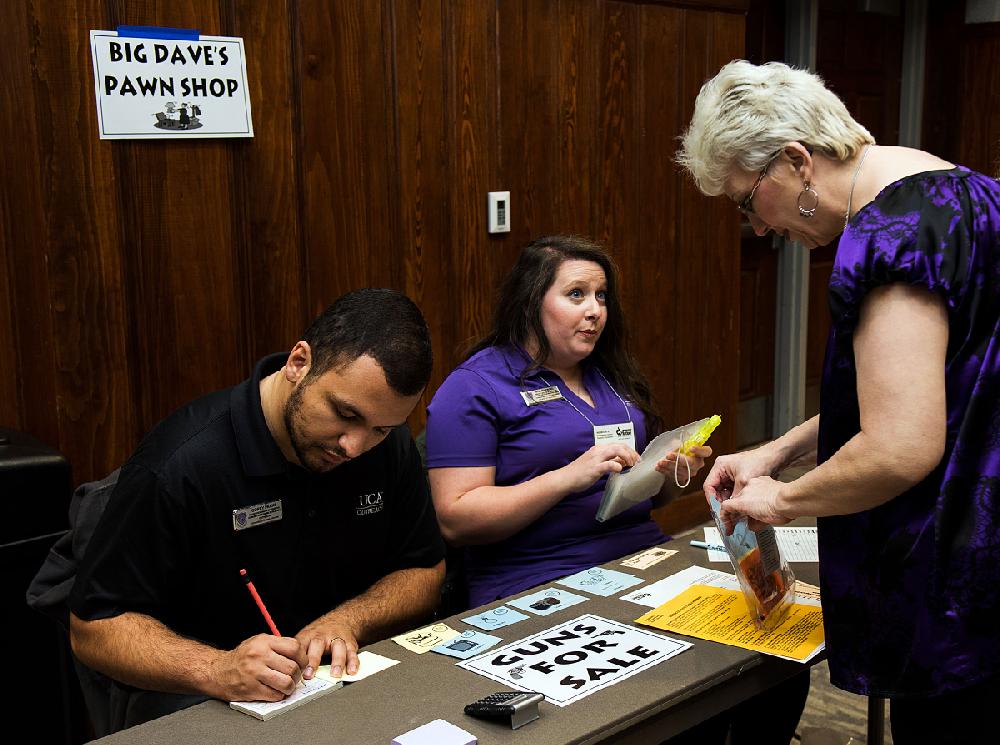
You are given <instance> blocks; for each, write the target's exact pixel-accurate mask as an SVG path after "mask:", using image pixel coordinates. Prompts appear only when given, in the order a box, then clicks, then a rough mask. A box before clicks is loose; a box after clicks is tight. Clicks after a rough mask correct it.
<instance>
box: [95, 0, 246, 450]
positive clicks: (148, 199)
mask: <svg viewBox="0 0 1000 745" xmlns="http://www.w3.org/2000/svg"><path fill="white" fill-rule="evenodd" d="M130 11H131V13H132V14H133V15H130V18H141V19H143V20H144V23H145V24H147V25H161V26H179V27H183V28H198V29H200V30H201V31H203V32H204V33H206V34H207V33H210V31H211V30H213V29H221V28H222V19H221V18H220V16H219V15H218V8H217V7H215V6H212V5H209V4H206V3H205V2H204V1H203V0H186V2H174V3H171V4H170V6H169V9H167V8H163V7H161V6H160V4H159V3H155V2H146V3H135V4H133V5H132V6H130ZM111 21H112V23H117V22H118V19H114V18H112V19H111ZM110 144H111V147H112V148H113V149H114V152H115V154H116V158H117V160H116V167H117V169H118V171H119V173H120V174H121V181H120V182H119V189H120V201H121V205H122V212H123V214H124V228H125V236H126V244H125V247H124V250H123V253H124V257H125V259H124V262H125V271H126V276H127V277H128V284H127V287H126V297H127V303H128V307H129V309H130V313H131V330H132V334H133V338H132V345H133V350H134V354H135V356H136V358H137V359H136V360H135V362H134V365H133V370H134V371H137V373H138V375H137V381H136V382H137V385H138V390H140V391H142V395H141V398H140V425H141V428H142V431H146V430H148V429H149V428H150V427H152V426H153V425H154V424H155V423H156V422H158V421H159V420H160V419H161V418H162V417H164V416H165V415H166V414H168V413H170V412H171V411H172V410H174V409H175V408H177V407H178V406H179V405H181V404H183V403H186V402H187V401H190V400H191V399H193V398H196V397H198V396H201V395H203V394H205V393H207V392H209V391H212V390H217V389H219V388H223V387H225V386H228V385H232V384H233V383H236V382H238V381H239V380H241V379H242V378H243V377H245V375H246V369H245V352H244V353H241V351H240V350H241V348H242V347H243V344H242V341H243V339H244V338H245V335H244V333H243V331H242V324H243V320H242V314H241V309H242V307H243V306H242V297H241V286H240V282H239V279H238V277H237V276H236V273H237V269H236V255H235V251H234V234H233V222H232V221H233V210H234V205H233V198H234V185H233V175H232V162H231V157H230V153H231V152H232V151H234V150H237V149H239V148H240V147H242V145H241V144H240V143H234V142H231V141H225V142H219V141H213V140H192V141H184V140H169V141H165V142H132V141H123V142H115V143H110ZM165 380H167V381H170V384H169V385H164V384H163V381H165Z"/></svg>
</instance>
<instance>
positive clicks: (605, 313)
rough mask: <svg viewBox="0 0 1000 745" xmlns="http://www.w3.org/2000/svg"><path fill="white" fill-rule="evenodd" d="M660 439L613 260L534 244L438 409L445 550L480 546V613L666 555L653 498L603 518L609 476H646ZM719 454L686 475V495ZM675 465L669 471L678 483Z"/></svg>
mask: <svg viewBox="0 0 1000 745" xmlns="http://www.w3.org/2000/svg"><path fill="white" fill-rule="evenodd" d="M659 428H660V418H659V416H658V415H657V413H656V410H655V409H654V406H653V401H652V396H651V394H650V390H649V385H648V384H647V382H646V380H645V378H644V377H643V375H642V373H641V372H640V371H639V368H638V365H637V364H636V361H635V359H634V358H633V357H632V356H631V354H630V352H629V350H628V342H627V338H626V324H625V320H624V317H623V315H622V309H621V301H620V298H619V297H618V277H617V270H616V267H615V266H614V263H613V262H612V260H611V257H610V256H609V255H608V254H607V253H606V252H605V251H604V250H603V249H601V248H600V247H599V246H597V245H595V244H593V243H591V242H589V241H587V240H585V239H582V238H579V237H575V236H552V237H548V238H541V239H539V240H536V241H534V242H532V243H531V244H529V245H528V246H526V247H525V248H524V249H523V250H522V252H521V255H520V258H519V259H518V261H517V264H516V265H515V266H514V268H513V269H512V270H511V271H510V273H509V274H508V275H507V277H506V279H505V280H504V281H503V284H502V285H501V288H500V292H499V298H498V302H497V306H496V309H495V313H494V320H493V328H492V329H491V330H490V332H489V333H488V334H487V335H486V336H485V337H484V338H483V339H481V340H480V341H479V342H478V343H476V344H475V345H474V346H473V347H472V350H471V351H470V352H469V354H468V356H467V357H466V359H465V361H464V362H463V363H462V364H461V365H459V367H458V368H457V369H455V370H454V371H453V372H452V373H451V375H449V376H448V378H447V379H446V380H445V381H444V383H443V384H442V385H441V387H440V388H439V389H438V390H437V392H436V393H435V395H434V399H433V401H432V402H431V405H430V407H429V408H428V417H427V466H428V468H429V473H430V482H431V491H432V494H433V497H434V507H435V509H436V510H437V515H438V522H439V523H440V524H441V532H442V533H443V534H444V536H445V538H446V539H447V540H448V541H449V542H450V543H452V544H453V545H461V546H466V547H468V548H467V551H466V575H467V579H468V587H469V600H470V602H471V604H472V605H473V606H476V605H481V604H483V603H488V602H490V601H492V600H496V599H498V598H501V597H505V596H507V595H511V594H514V593H517V592H520V591H521V590H524V589H526V588H528V587H533V586H534V585H537V584H540V583H543V582H548V581H549V580H552V579H555V578H557V577H562V576H565V575H567V574H572V573H573V572H577V571H580V570H583V569H589V568H590V567H592V566H594V565H595V564H601V563H604V562H606V561H610V560H611V559H614V558H617V557H619V556H623V555H625V554H628V553H631V552H633V551H637V550H639V549H643V548H648V547H649V546H654V545H656V544H658V543H662V542H663V541H664V540H665V536H664V535H663V533H662V532H661V531H660V529H659V527H657V525H656V523H655V522H653V520H652V519H651V518H650V514H649V511H650V507H651V504H650V501H649V500H647V501H646V502H645V503H643V504H639V505H636V506H635V507H632V508H631V509H629V510H626V511H625V512H623V513H621V514H619V515H616V516H615V517H613V518H611V519H610V520H607V521H606V522H598V521H597V520H595V514H596V512H597V509H598V506H599V504H600V502H601V496H602V493H603V490H604V483H605V481H606V477H607V476H608V474H611V473H618V472H620V471H621V470H622V469H623V468H626V467H629V466H632V465H634V464H635V463H636V461H637V460H638V459H639V454H638V452H636V451H637V450H641V449H642V448H643V447H644V446H645V444H646V443H647V442H648V441H649V439H651V437H650V435H651V434H655V433H656V432H658V431H659ZM711 452H712V451H711V448H709V447H702V448H698V449H697V450H696V451H695V452H694V453H693V454H692V456H691V457H689V458H687V463H686V465H685V463H683V462H681V463H679V464H678V468H679V473H680V477H681V479H682V481H681V483H684V481H683V480H684V479H685V478H686V477H687V476H688V470H687V469H688V467H689V468H690V473H691V475H693V474H695V473H697V471H698V470H699V469H700V468H701V467H702V466H703V465H704V459H705V458H707V457H708V456H709V455H711ZM674 458H675V455H674V454H670V455H668V456H667V457H665V458H664V459H663V460H661V461H660V462H659V463H658V464H657V469H658V470H660V471H661V472H662V473H664V474H666V473H668V472H669V474H670V476H669V479H668V482H669V483H672V482H673V479H674Z"/></svg>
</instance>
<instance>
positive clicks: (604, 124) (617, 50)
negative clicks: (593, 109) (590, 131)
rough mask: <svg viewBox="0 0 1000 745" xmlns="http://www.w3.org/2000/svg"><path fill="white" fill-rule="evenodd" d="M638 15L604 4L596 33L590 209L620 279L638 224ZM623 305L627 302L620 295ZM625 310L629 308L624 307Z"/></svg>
mask: <svg viewBox="0 0 1000 745" xmlns="http://www.w3.org/2000/svg"><path fill="white" fill-rule="evenodd" d="M638 14H639V9H638V7H637V6H636V5H634V4H631V3H620V2H609V3H605V5H604V18H603V24H602V30H601V31H602V33H601V57H600V59H601V69H600V107H601V110H600V130H599V132H600V137H599V140H598V150H597V152H596V153H595V156H596V157H597V158H598V159H599V161H598V168H599V170H598V173H597V183H596V187H597V188H596V191H595V194H594V197H595V200H596V202H595V206H594V212H595V214H596V215H597V238H598V240H600V241H601V242H602V243H604V244H605V245H606V246H607V247H608V248H609V249H610V250H611V252H612V253H613V254H615V256H616V258H617V259H618V260H619V263H620V264H621V265H622V273H623V279H624V280H625V281H626V282H629V281H630V280H631V274H632V273H633V272H634V271H635V265H636V263H637V262H635V261H633V259H635V258H637V257H636V248H637V247H636V244H637V241H636V236H635V235H634V233H633V230H634V228H635V226H636V225H637V224H638V219H637V218H638V209H637V201H636V199H637V197H638V194H637V187H638V184H637V181H636V173H637V171H638V146H639V131H638V113H637V112H638V105H637V101H636V97H637V91H636V82H637V81H636V76H637V70H638V62H639V61H638V52H639V50H638V44H639V41H638ZM625 301H626V309H627V311H629V312H630V309H631V307H632V301H631V300H630V299H629V297H628V295H627V294H626V297H625ZM630 315H631V312H630Z"/></svg>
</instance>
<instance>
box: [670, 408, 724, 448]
mask: <svg viewBox="0 0 1000 745" xmlns="http://www.w3.org/2000/svg"><path fill="white" fill-rule="evenodd" d="M720 424H722V417H721V416H719V415H718V414H716V415H715V416H713V417H712V418H711V419H709V420H708V421H707V422H705V423H704V424H703V425H701V426H700V427H699V428H698V431H697V432H695V433H694V434H693V435H691V436H690V437H689V438H687V439H686V440H684V442H683V444H682V445H681V446H680V448H678V450H677V452H678V453H680V454H681V455H691V448H696V447H698V446H699V445H704V444H705V443H706V442H708V438H709V437H711V436H712V432H714V431H715V428H716V427H718V426H719V425H720Z"/></svg>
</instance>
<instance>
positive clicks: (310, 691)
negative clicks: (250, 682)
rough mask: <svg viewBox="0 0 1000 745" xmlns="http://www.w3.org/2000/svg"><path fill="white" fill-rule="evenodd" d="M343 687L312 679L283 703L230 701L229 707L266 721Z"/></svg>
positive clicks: (340, 684)
mask: <svg viewBox="0 0 1000 745" xmlns="http://www.w3.org/2000/svg"><path fill="white" fill-rule="evenodd" d="M342 685H343V684H342V683H340V682H333V681H330V680H323V679H322V678H312V679H311V680H303V681H302V683H301V685H299V686H298V687H297V688H296V689H295V690H294V691H293V692H292V693H291V694H290V695H289V696H288V697H287V698H284V699H282V700H281V701H230V702H229V706H230V708H232V709H235V710H236V711H240V712H243V713H244V714H249V715H250V716H252V717H255V718H257V719H262V720H265V721H266V720H268V719H271V718H272V717H276V716H278V714H284V713H285V712H286V711H290V710H291V709H294V708H296V707H298V706H302V704H304V703H306V702H307V701H312V700H313V699H314V698H319V697H320V696H325V695H326V694H328V693H331V692H333V691H335V690H337V689H338V688H340V687H341V686H342Z"/></svg>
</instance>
